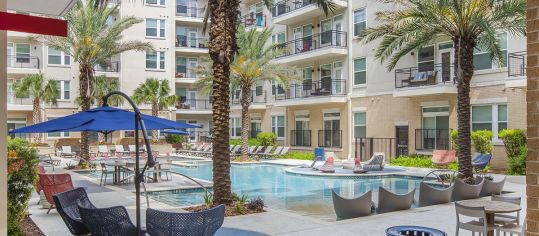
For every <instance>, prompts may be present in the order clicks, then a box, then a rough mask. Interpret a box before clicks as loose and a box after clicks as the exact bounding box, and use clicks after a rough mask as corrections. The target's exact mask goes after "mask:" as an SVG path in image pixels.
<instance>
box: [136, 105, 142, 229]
mask: <svg viewBox="0 0 539 236" xmlns="http://www.w3.org/2000/svg"><path fill="white" fill-rule="evenodd" d="M139 119H140V116H139V114H138V113H135V150H136V152H135V192H136V196H135V204H136V218H137V235H139V236H140V182H141V178H140V177H141V176H140V173H139V143H138V139H139V138H138V132H139V127H138V126H139Z"/></svg>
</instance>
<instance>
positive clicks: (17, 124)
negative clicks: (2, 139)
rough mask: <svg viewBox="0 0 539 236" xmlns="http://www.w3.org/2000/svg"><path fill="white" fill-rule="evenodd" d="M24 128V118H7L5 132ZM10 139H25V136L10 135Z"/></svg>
mask: <svg viewBox="0 0 539 236" xmlns="http://www.w3.org/2000/svg"><path fill="white" fill-rule="evenodd" d="M24 126H26V118H7V130H8V131H11V130H14V129H18V128H22V127H24ZM9 136H11V138H22V139H26V136H27V135H26V134H10V135H9Z"/></svg>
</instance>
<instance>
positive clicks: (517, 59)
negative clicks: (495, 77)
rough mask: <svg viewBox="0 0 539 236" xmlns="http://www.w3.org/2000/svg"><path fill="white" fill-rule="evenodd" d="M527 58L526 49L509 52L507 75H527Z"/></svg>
mask: <svg viewBox="0 0 539 236" xmlns="http://www.w3.org/2000/svg"><path fill="white" fill-rule="evenodd" d="M526 60H527V55H526V51H522V52H512V53H509V55H508V57H507V68H508V69H507V76H509V77H519V76H526V70H527V67H526Z"/></svg>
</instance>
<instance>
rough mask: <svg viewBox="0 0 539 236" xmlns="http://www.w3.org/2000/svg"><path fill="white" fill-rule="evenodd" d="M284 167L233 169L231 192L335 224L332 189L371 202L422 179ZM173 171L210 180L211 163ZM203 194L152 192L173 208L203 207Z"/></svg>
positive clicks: (408, 189)
mask: <svg viewBox="0 0 539 236" xmlns="http://www.w3.org/2000/svg"><path fill="white" fill-rule="evenodd" d="M286 168H287V167H285V166H279V165H269V164H254V165H232V167H231V180H232V191H233V192H235V193H237V194H239V195H244V194H246V195H247V196H248V198H249V199H252V198H256V197H261V198H262V199H264V202H265V203H266V206H268V207H270V208H272V209H278V210H285V211H291V212H294V213H298V214H301V215H305V216H312V217H315V218H319V219H322V220H327V221H333V220H335V212H334V210H333V202H332V199H331V189H335V190H336V192H337V193H339V194H341V195H342V196H344V197H354V196H359V195H361V194H363V193H365V192H367V191H369V190H372V191H373V201H374V202H376V201H377V198H378V188H379V187H384V188H387V189H389V190H390V191H392V192H395V193H399V194H403V193H407V192H409V191H411V190H412V189H414V188H416V187H419V183H420V182H421V180H422V178H415V177H408V176H396V175H393V176H385V177H382V176H372V177H371V176H362V177H315V176H305V175H296V174H289V173H286V172H285V169H286ZM172 170H173V171H176V172H179V173H182V174H185V175H187V176H190V177H194V178H198V179H204V180H209V181H211V180H212V165H211V163H207V164H201V165H199V166H198V167H197V168H184V167H173V168H172ZM203 196H204V191H203V190H174V191H161V192H153V193H151V194H150V197H152V198H153V199H155V200H158V201H161V202H164V203H167V204H170V205H175V206H188V205H196V204H201V203H203Z"/></svg>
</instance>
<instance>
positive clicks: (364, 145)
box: [354, 138, 397, 161]
mask: <svg viewBox="0 0 539 236" xmlns="http://www.w3.org/2000/svg"><path fill="white" fill-rule="evenodd" d="M376 152H382V153H384V155H385V156H386V161H390V160H391V159H392V158H394V157H396V155H397V142H396V139H395V138H355V140H354V154H355V157H356V158H359V159H360V160H361V161H367V160H369V159H370V158H371V157H372V155H373V154H374V153H376Z"/></svg>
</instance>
